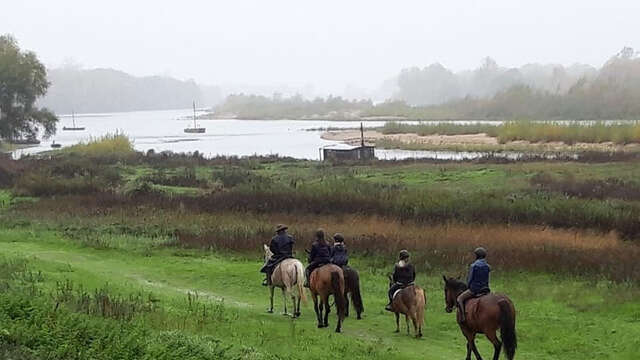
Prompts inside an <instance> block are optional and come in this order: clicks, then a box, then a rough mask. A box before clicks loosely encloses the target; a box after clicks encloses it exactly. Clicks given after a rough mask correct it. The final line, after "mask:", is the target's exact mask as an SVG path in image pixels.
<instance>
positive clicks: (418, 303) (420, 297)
mask: <svg viewBox="0 0 640 360" xmlns="http://www.w3.org/2000/svg"><path fill="white" fill-rule="evenodd" d="M389 282H390V283H389V286H391V285H392V284H393V283H394V281H393V278H392V277H391V275H389ZM426 305H427V294H426V293H425V291H424V290H423V289H422V288H420V287H419V286H418V285H415V284H411V285H409V286H407V287H405V288H404V289H400V290H398V291H397V292H396V293H395V294H394V295H393V300H392V301H391V309H392V312H393V313H394V314H395V315H396V332H397V333H399V332H400V314H404V319H405V322H406V323H407V334H411V331H410V330H409V318H411V322H412V323H413V330H414V333H415V336H416V338H420V337H422V325H423V324H424V308H425V307H426Z"/></svg>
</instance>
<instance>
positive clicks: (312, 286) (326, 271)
mask: <svg viewBox="0 0 640 360" xmlns="http://www.w3.org/2000/svg"><path fill="white" fill-rule="evenodd" d="M309 290H311V296H312V297H313V309H314V310H315V312H316V316H317V318H318V328H324V327H327V326H329V312H331V308H330V305H329V296H330V295H333V298H334V300H335V303H336V308H337V312H338V325H337V326H336V332H340V331H341V330H342V321H343V320H344V314H345V305H346V301H345V299H344V291H345V286H344V274H343V273H342V269H341V268H340V267H339V266H336V265H334V264H327V265H323V266H321V267H319V268H317V269H315V270H313V272H312V273H311V276H310V277H309ZM318 297H320V303H318ZM323 315H324V316H323Z"/></svg>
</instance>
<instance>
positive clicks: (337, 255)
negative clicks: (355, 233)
mask: <svg viewBox="0 0 640 360" xmlns="http://www.w3.org/2000/svg"><path fill="white" fill-rule="evenodd" d="M333 241H335V242H334V244H333V247H332V248H331V263H333V264H335V265H338V266H340V267H343V266H346V265H347V264H348V263H349V254H347V247H346V246H345V245H344V236H343V235H342V234H340V233H336V234H335V235H333Z"/></svg>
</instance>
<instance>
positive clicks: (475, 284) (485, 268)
mask: <svg viewBox="0 0 640 360" xmlns="http://www.w3.org/2000/svg"><path fill="white" fill-rule="evenodd" d="M490 271H491V267H490V266H489V264H487V261H486V260H485V259H478V260H476V261H475V262H474V263H473V264H471V268H470V269H469V278H468V279H467V285H468V286H469V290H471V292H472V293H474V294H478V293H480V292H488V291H490V290H489V272H490Z"/></svg>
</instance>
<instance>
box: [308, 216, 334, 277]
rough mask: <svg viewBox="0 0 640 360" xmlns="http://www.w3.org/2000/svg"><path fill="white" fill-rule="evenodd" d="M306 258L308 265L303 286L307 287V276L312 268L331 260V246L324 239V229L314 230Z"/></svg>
mask: <svg viewBox="0 0 640 360" xmlns="http://www.w3.org/2000/svg"><path fill="white" fill-rule="evenodd" d="M308 260H309V265H307V269H306V270H305V281H304V286H305V287H309V276H311V273H312V272H313V270H315V269H317V268H319V267H320V266H322V265H325V264H328V263H330V262H331V246H330V245H329V243H327V240H325V238H324V230H322V229H318V231H316V240H315V241H314V242H313V244H311V251H310V252H309V259H308Z"/></svg>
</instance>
